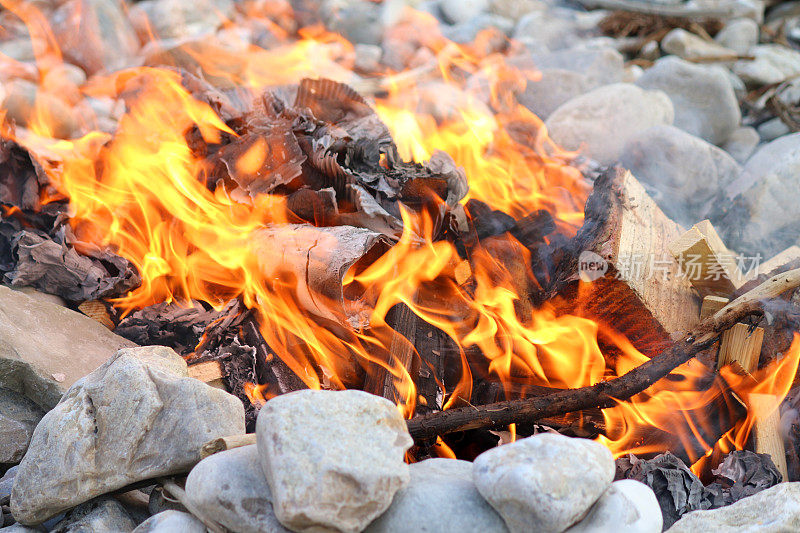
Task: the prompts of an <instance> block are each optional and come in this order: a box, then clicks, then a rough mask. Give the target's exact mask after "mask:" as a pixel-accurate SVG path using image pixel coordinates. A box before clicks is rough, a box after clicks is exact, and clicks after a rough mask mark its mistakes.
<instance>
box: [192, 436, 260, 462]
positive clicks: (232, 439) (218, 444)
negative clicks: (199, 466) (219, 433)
mask: <svg viewBox="0 0 800 533" xmlns="http://www.w3.org/2000/svg"><path fill="white" fill-rule="evenodd" d="M255 443H256V434H255V433H247V434H244V435H231V436H229V437H222V438H219V439H214V440H210V441H208V442H206V443H205V444H203V447H202V448H200V457H202V458H203V459H205V458H206V457H208V456H209V455H214V454H215V453H219V452H224V451H226V450H232V449H234V448H241V447H242V446H250V445H251V444H255Z"/></svg>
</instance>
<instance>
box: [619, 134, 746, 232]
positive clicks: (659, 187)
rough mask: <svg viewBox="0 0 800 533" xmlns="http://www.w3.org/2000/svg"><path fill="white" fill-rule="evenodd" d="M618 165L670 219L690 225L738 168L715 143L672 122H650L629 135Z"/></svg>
mask: <svg viewBox="0 0 800 533" xmlns="http://www.w3.org/2000/svg"><path fill="white" fill-rule="evenodd" d="M620 164H621V165H622V166H624V167H625V168H627V169H629V170H630V171H631V172H632V173H633V175H634V176H636V178H637V179H638V180H639V181H641V182H642V184H644V186H645V187H646V188H647V190H648V192H649V193H650V195H651V196H652V197H653V199H654V200H655V201H656V202H657V203H658V205H659V206H660V207H661V209H662V210H663V211H664V212H665V213H666V214H667V216H669V217H671V218H672V219H673V220H675V221H676V222H678V223H679V224H682V225H684V226H691V225H692V224H694V223H696V222H697V221H698V220H702V219H704V218H706V215H707V214H708V212H709V210H710V208H711V203H712V202H713V201H714V199H715V198H716V196H717V194H718V192H719V191H720V190H725V188H726V187H728V186H729V185H730V184H731V183H733V181H734V180H736V179H737V178H738V176H739V173H740V172H741V167H739V164H738V163H737V162H736V161H735V160H734V159H733V157H731V156H730V155H729V154H727V153H726V152H725V151H724V150H722V149H721V148H717V147H716V146H713V145H711V144H709V143H707V142H705V141H704V140H702V139H699V138H697V137H694V136H693V135H689V134H688V133H686V132H684V131H681V130H679V129H678V128H675V127H674V126H655V127H653V128H650V129H647V130H645V131H642V132H640V133H639V134H638V135H637V136H636V137H633V138H632V139H631V140H630V141H629V142H628V144H626V145H625V148H624V149H623V151H622V154H621V155H620Z"/></svg>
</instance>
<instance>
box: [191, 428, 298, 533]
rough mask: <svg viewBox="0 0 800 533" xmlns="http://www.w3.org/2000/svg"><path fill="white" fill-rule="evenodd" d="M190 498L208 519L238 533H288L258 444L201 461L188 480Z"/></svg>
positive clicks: (217, 454)
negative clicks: (278, 515) (274, 505)
mask: <svg viewBox="0 0 800 533" xmlns="http://www.w3.org/2000/svg"><path fill="white" fill-rule="evenodd" d="M186 497H187V498H188V500H189V501H190V502H192V503H193V504H194V505H195V506H197V509H199V511H200V512H201V513H205V516H211V517H214V520H215V521H217V522H219V524H220V525H222V526H225V527H227V528H228V529H230V530H232V531H236V532H237V533H260V532H269V533H288V530H287V529H285V528H284V527H283V526H282V525H281V523H280V522H278V519H277V518H275V513H274V512H273V510H272V494H271V493H270V490H269V485H268V484H267V478H266V477H265V476H264V473H263V472H262V471H261V464H260V462H259V458H258V450H257V449H256V445H255V444H253V445H250V446H243V447H241V448H234V449H233V450H228V451H225V452H221V453H216V454H214V455H212V456H210V457H207V458H205V459H203V460H202V461H200V463H199V464H198V465H197V466H195V467H194V468H193V469H192V471H191V472H190V473H189V477H188V478H187V479H186Z"/></svg>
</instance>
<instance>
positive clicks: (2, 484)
mask: <svg viewBox="0 0 800 533" xmlns="http://www.w3.org/2000/svg"><path fill="white" fill-rule="evenodd" d="M17 469H19V467H18V466H12V467H11V468H9V469H8V470H6V473H5V474H3V477H1V478H0V505H8V499H9V498H10V497H11V487H12V486H14V477H15V476H16V475H17Z"/></svg>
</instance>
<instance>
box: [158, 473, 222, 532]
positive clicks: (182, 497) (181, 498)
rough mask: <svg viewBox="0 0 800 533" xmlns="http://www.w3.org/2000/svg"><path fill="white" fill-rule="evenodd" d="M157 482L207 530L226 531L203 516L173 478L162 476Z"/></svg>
mask: <svg viewBox="0 0 800 533" xmlns="http://www.w3.org/2000/svg"><path fill="white" fill-rule="evenodd" d="M159 482H160V483H161V484H162V485H163V486H164V488H165V489H166V490H167V491H168V492H169V493H170V494H172V496H173V497H174V498H175V499H176V500H178V502H180V504H181V505H183V506H184V507H186V510H187V511H189V512H190V513H192V514H193V515H194V517H195V518H197V519H198V520H200V521H201V522H202V523H203V525H204V526H206V527H207V528H208V530H209V531H211V532H212V533H227V532H226V530H225V528H224V527H222V526H221V525H219V524H218V523H216V522H214V521H213V520H211V519H210V518H207V517H205V516H203V513H202V512H201V511H200V510H199V509H197V507H196V506H195V505H194V503H192V502H191V501H190V500H189V498H187V497H186V491H185V490H183V489H182V488H181V487H180V486H179V485H178V484H177V483H175V481H174V480H172V479H171V478H163V479H160V480H159Z"/></svg>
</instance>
